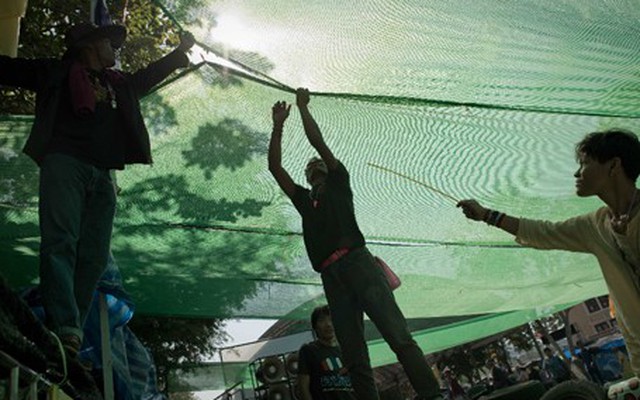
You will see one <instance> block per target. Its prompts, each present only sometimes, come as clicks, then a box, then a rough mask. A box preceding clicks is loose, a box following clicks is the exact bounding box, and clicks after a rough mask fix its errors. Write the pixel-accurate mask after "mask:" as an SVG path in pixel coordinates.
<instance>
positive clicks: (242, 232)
mask: <svg viewBox="0 0 640 400" xmlns="http://www.w3.org/2000/svg"><path fill="white" fill-rule="evenodd" d="M174 3H175V2H171V1H160V2H159V4H161V5H162V6H164V7H166V9H167V10H168V12H169V13H171V10H172V5H173V4H174ZM192 18H193V20H192ZM639 18H640V9H639V8H638V7H637V2H635V1H617V2H601V1H596V0H590V1H581V2H577V3H576V2H569V1H566V2H558V1H555V0H554V1H538V2H535V3H525V2H493V1H491V2H490V1H464V2H460V1H438V2H424V1H403V2H391V1H386V0H385V1H366V2H348V3H344V2H337V1H336V2H327V1H312V2H299V3H295V4H291V3H290V2H282V1H273V2H269V5H268V6H266V5H265V3H264V2H261V1H245V2H237V1H213V0H212V1H208V2H206V8H204V9H202V10H200V12H196V13H195V14H193V15H192V16H190V17H189V20H188V21H187V20H178V21H177V22H178V23H180V24H182V25H183V27H184V28H185V29H188V30H191V31H193V32H194V33H195V34H196V37H197V39H198V41H199V42H200V43H201V44H202V45H203V46H204V47H206V48H208V51H207V52H203V53H202V54H200V55H198V57H204V59H205V60H206V62H204V63H202V64H200V65H199V66H198V67H196V68H194V69H193V70H192V71H190V72H189V73H187V74H185V75H184V76H182V77H181V78H179V79H177V80H175V81H173V82H172V83H170V84H167V85H165V86H164V87H162V88H161V89H159V90H158V91H156V92H154V93H153V94H151V95H149V96H147V97H146V98H144V100H143V104H142V106H143V113H144V115H145V117H146V120H147V124H148V127H149V131H150V132H151V135H152V146H153V153H154V160H155V164H154V165H153V167H148V166H132V167H128V168H127V170H126V171H125V172H123V173H118V184H119V186H121V187H122V189H123V190H122V194H121V196H120V198H119V204H118V213H117V216H116V221H115V230H114V235H113V246H112V247H113V253H114V255H115V257H116V259H117V261H118V265H119V266H120V268H121V272H122V275H123V277H124V279H125V285H126V288H127V290H128V291H129V292H130V293H131V294H132V296H133V298H134V299H135V300H136V303H137V312H139V313H144V314H153V315H170V316H207V317H220V318H224V317H235V318H238V317H255V318H291V319H298V318H302V319H307V318H308V313H309V310H310V309H311V307H312V306H313V305H315V304H318V303H320V302H323V297H322V287H321V284H320V279H319V276H318V275H317V274H316V273H314V272H313V271H312V270H311V268H310V266H309V263H308V260H307V258H306V255H305V252H304V248H303V243H302V238H301V236H300V229H301V226H300V219H299V217H298V216H297V213H296V211H295V210H294V208H293V206H292V205H291V204H290V202H289V201H288V199H286V197H285V196H284V194H283V193H281V191H280V190H279V189H278V187H277V185H276V183H275V182H274V181H273V179H272V178H271V176H270V174H269V172H268V170H267V165H266V150H267V143H268V139H269V133H270V129H271V121H270V109H271V106H272V104H273V103H274V102H275V101H276V100H281V99H284V100H287V101H294V97H293V95H292V94H291V93H290V88H294V87H297V86H308V87H309V88H310V89H311V90H312V91H314V92H318V95H314V96H312V101H311V109H312V112H313V114H314V116H315V117H316V119H317V121H318V123H319V125H320V127H321V129H322V131H323V133H324V135H325V138H326V141H327V142H328V144H329V145H330V146H331V148H332V149H333V150H334V153H335V154H336V155H337V157H338V158H340V159H341V160H342V161H343V163H344V164H345V165H346V166H347V168H348V169H349V171H350V173H351V177H352V186H353V190H354V193H355V207H356V212H357V216H358V220H359V223H360V227H361V229H362V231H363V232H364V234H365V236H366V238H367V239H368V241H369V243H370V248H371V250H372V251H373V252H374V253H375V254H377V255H380V256H381V257H383V258H384V259H385V260H387V261H388V262H389V264H390V265H391V266H392V267H393V268H394V269H395V270H396V272H397V273H398V274H399V275H400V277H401V279H402V280H403V285H402V286H401V288H400V289H398V290H397V291H396V296H397V299H398V303H399V304H400V307H401V308H402V310H403V311H404V312H405V314H406V316H407V317H409V318H429V317H438V316H457V315H481V314H490V316H489V317H482V318H480V319H472V320H470V321H472V322H469V323H468V324H464V323H463V324H455V325H453V326H443V327H438V328H437V329H432V330H428V331H425V332H418V333H416V339H417V341H418V342H419V343H420V345H421V346H422V348H423V350H425V351H426V352H429V351H435V350H439V349H442V348H446V347H449V346H454V345H456V344H461V343H464V342H467V341H470V340H473V339H477V338H480V337H483V336H487V335H489V334H492V333H495V332H499V331H501V330H504V329H508V328H511V327H513V326H517V325H519V324H522V323H524V322H526V321H528V320H531V319H535V318H537V317H539V316H542V315H547V314H549V313H551V312H553V311H555V310H558V309H562V308H563V307H566V306H567V305H570V304H574V303H576V302H579V301H582V300H584V299H587V298H590V297H594V296H597V295H601V294H604V293H606V287H605V284H604V282H603V280H602V276H601V273H600V271H599V268H598V266H597V263H596V261H595V259H593V258H592V257H590V256H587V255H580V254H572V253H564V252H541V251H535V250H529V249H523V248H520V247H518V246H517V245H515V243H514V242H513V240H512V238H511V237H510V236H509V235H507V234H505V233H504V232H501V231H499V230H496V229H491V228H488V227H486V226H485V225H484V224H478V223H473V222H469V221H467V220H466V219H465V218H464V217H463V216H462V214H461V212H460V210H459V209H456V208H455V207H454V203H453V202H452V201H451V200H449V199H447V198H445V197H442V196H440V195H438V194H435V193H433V192H430V191H428V190H426V189H425V188H423V187H421V186H419V185H416V184H414V183H412V182H410V181H407V180H403V179H400V178H398V177H396V176H393V175H390V174H387V173H385V172H383V171H380V170H378V169H375V168H372V167H371V166H369V165H368V163H371V162H373V163H376V164H380V165H383V166H385V167H388V168H392V169H394V170H397V171H398V172H401V173H403V174H407V175H410V176H412V177H414V178H416V179H419V180H422V181H424V182H427V183H428V184H431V185H434V186H436V187H438V188H439V189H441V190H443V191H445V192H448V193H450V194H451V195H453V196H454V197H457V198H469V197H474V198H477V199H479V200H480V201H481V202H483V203H485V204H486V205H488V206H490V207H493V208H497V209H500V210H504V211H506V212H508V213H510V214H512V215H516V216H518V215H523V216H527V217H531V218H545V219H551V220H557V219H563V218H567V217H569V216H572V215H575V214H579V213H582V212H586V211H590V210H592V209H594V208H595V207H598V206H599V203H598V201H597V199H579V198H577V197H576V196H575V194H574V190H573V187H574V184H573V177H572V174H573V172H574V170H575V168H576V165H575V162H574V156H573V146H574V144H575V142H577V141H578V140H579V139H581V138H582V137H583V135H584V134H585V133H587V132H590V131H593V130H600V129H604V128H608V127H614V126H616V127H624V128H628V129H631V130H633V131H635V132H640V119H639V117H640V109H639V107H638V101H639V100H640V72H639V71H638V65H640V40H639V39H640V37H639V36H640V35H639V34H640V30H639V29H638V22H639V21H640V19H639ZM193 21H195V22H193ZM216 54H217V56H216ZM220 56H227V57H230V58H232V59H233V60H235V62H229V61H224V60H222V59H221V58H220ZM220 64H224V65H225V67H224V68H223V67H220V66H219V65H220ZM30 123H31V120H30V119H29V118H17V117H13V118H5V119H4V120H2V121H1V122H0V146H1V147H0V202H1V207H0V260H1V261H2V264H1V266H0V268H1V271H2V273H3V274H4V275H5V276H7V277H8V278H9V279H10V281H11V283H12V284H13V285H16V286H21V285H27V284H32V283H35V282H36V281H37V247H38V228H37V208H36V204H37V184H36V182H37V169H36V167H35V166H34V165H33V163H32V162H31V161H30V160H28V159H27V158H26V157H25V156H24V155H22V154H21V153H20V148H21V146H22V144H23V143H24V140H25V138H26V136H27V134H28V129H29V127H30ZM283 153H284V156H283V162H284V165H285V167H286V168H287V169H288V170H289V171H290V172H291V174H292V176H293V177H294V179H295V180H296V181H298V182H304V175H303V166H304V164H305V161H306V160H307V159H308V158H309V156H311V155H312V154H313V151H312V149H311V147H310V146H309V145H308V143H306V139H305V137H304V134H303V131H302V126H301V123H300V118H299V115H298V113H297V111H296V110H295V107H294V109H292V113H291V116H290V118H289V121H287V125H286V127H285V133H284V142H283ZM370 349H371V351H372V361H373V363H374V365H381V364H385V363H388V362H391V361H393V360H394V358H393V357H392V355H391V353H390V351H389V349H388V347H386V344H383V343H380V342H372V343H371V344H370Z"/></svg>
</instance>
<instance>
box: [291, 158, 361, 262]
mask: <svg viewBox="0 0 640 400" xmlns="http://www.w3.org/2000/svg"><path fill="white" fill-rule="evenodd" d="M291 200H292V202H293V205H294V206H295V207H296V209H297V210H298V212H299V213H300V215H301V216H302V233H303V236H304V245H305V247H306V249H307V254H308V255H309V259H310V260H311V264H312V265H313V269H315V270H316V271H319V269H320V265H321V264H322V262H323V261H324V260H326V259H327V258H328V257H329V256H330V255H331V254H332V253H333V252H335V251H336V250H338V249H340V248H344V247H347V248H350V249H354V248H357V247H362V246H364V245H365V241H364V237H363V236H362V233H361V232H360V228H359V227H358V223H357V222H356V216H355V213H354V208H353V192H352V191H351V187H350V185H349V173H348V172H347V169H346V168H345V167H344V165H342V163H340V162H339V163H338V166H337V168H336V169H334V170H331V169H330V170H329V173H328V175H327V180H326V182H325V183H324V189H323V190H322V191H321V193H320V194H319V195H318V196H316V197H315V198H312V196H311V191H310V190H309V189H306V188H304V187H302V186H300V185H296V191H295V193H294V194H293V197H292V198H291Z"/></svg>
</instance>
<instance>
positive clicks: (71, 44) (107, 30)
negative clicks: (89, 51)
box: [64, 22, 127, 50]
mask: <svg viewBox="0 0 640 400" xmlns="http://www.w3.org/2000/svg"><path fill="white" fill-rule="evenodd" d="M126 37H127V29H126V28H125V27H124V26H122V25H104V26H97V25H94V24H92V23H90V22H81V23H79V24H76V25H74V26H72V27H71V28H69V30H68V31H67V34H66V35H65V38H64V41H65V43H66V44H67V49H68V50H71V49H77V48H79V47H82V46H84V45H86V44H88V43H91V42H93V41H94V40H96V39H102V38H108V39H110V40H111V46H112V47H113V48H114V49H117V48H119V47H120V46H122V43H124V39H125V38H126Z"/></svg>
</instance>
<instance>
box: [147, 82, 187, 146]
mask: <svg viewBox="0 0 640 400" xmlns="http://www.w3.org/2000/svg"><path fill="white" fill-rule="evenodd" d="M140 110H141V111H142V115H143V116H144V118H145V120H146V121H148V126H153V129H148V130H149V134H150V135H151V136H152V137H155V136H161V135H163V134H165V133H166V132H167V131H168V130H169V129H171V128H174V127H176V126H178V120H177V119H176V110H175V109H174V108H173V107H171V106H170V105H169V103H167V102H166V101H165V100H164V98H163V97H162V96H161V95H160V94H159V93H158V92H153V93H151V94H149V95H147V96H145V98H144V101H142V102H140ZM152 140H153V139H152Z"/></svg>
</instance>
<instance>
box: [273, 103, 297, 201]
mask: <svg viewBox="0 0 640 400" xmlns="http://www.w3.org/2000/svg"><path fill="white" fill-rule="evenodd" d="M290 109H291V105H287V103H286V102H284V101H278V102H276V103H275V104H274V105H273V107H272V108H271V117H272V119H273V130H272V131H271V141H270V142H269V171H270V172H271V175H273V177H274V178H275V180H276V182H278V185H279V186H280V188H281V189H282V190H283V191H284V192H285V194H286V195H287V196H289V197H293V195H294V193H295V191H296V185H295V183H294V182H293V179H291V176H290V175H289V173H288V172H287V171H285V169H284V168H282V129H283V127H284V121H286V120H287V118H288V117H289V110H290Z"/></svg>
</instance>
